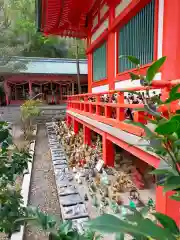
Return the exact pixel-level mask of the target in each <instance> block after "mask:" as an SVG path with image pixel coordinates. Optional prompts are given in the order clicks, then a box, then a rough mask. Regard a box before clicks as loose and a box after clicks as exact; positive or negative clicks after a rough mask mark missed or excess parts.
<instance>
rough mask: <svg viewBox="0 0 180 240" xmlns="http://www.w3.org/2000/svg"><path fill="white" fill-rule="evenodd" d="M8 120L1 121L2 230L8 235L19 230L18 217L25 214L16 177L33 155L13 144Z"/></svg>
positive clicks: (0, 228)
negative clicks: (12, 146) (11, 147)
mask: <svg viewBox="0 0 180 240" xmlns="http://www.w3.org/2000/svg"><path fill="white" fill-rule="evenodd" d="M9 130H10V129H9V125H8V124H7V123H6V122H0V145H1V149H0V231H1V232H5V233H6V234H7V235H8V237H10V236H11V234H12V233H13V232H14V231H16V230H19V227H20V224H18V223H16V222H15V221H16V219H18V218H20V217H22V216H24V207H23V201H22V196H21V193H20V191H21V189H20V187H18V186H17V185H16V182H15V180H16V177H17V176H19V175H23V172H24V171H25V170H27V169H28V162H29V161H30V159H31V156H30V155H29V154H28V151H27V150H25V149H24V150H19V149H18V148H17V147H16V146H14V148H13V150H12V149H10V148H9V147H10V146H11V145H13V141H12V136H11V134H10V131H9Z"/></svg>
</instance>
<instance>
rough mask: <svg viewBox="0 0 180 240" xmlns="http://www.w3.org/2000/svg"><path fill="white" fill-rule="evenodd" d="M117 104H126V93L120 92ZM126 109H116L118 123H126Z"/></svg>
mask: <svg viewBox="0 0 180 240" xmlns="http://www.w3.org/2000/svg"><path fill="white" fill-rule="evenodd" d="M117 104H124V93H122V92H119V93H118V96H117ZM124 110H125V109H124V108H122V107H117V108H116V119H117V121H124V119H125V111H124Z"/></svg>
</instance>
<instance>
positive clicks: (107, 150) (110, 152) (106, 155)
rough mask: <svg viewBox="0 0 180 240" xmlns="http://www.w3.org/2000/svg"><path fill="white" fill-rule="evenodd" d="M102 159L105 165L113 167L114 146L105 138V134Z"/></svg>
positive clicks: (104, 136)
mask: <svg viewBox="0 0 180 240" xmlns="http://www.w3.org/2000/svg"><path fill="white" fill-rule="evenodd" d="M102 138H103V145H102V148H103V160H104V164H105V165H106V166H110V167H114V146H113V143H112V142H111V141H109V140H108V139H107V138H106V134H104V135H103V137H102Z"/></svg>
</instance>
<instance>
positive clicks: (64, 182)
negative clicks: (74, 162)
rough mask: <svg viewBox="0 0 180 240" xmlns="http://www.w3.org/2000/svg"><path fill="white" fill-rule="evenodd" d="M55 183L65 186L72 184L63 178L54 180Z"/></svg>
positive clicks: (58, 185)
mask: <svg viewBox="0 0 180 240" xmlns="http://www.w3.org/2000/svg"><path fill="white" fill-rule="evenodd" d="M56 185H57V187H58V188H59V187H66V186H72V184H71V182H70V181H69V180H67V179H66V180H63V181H58V180H56Z"/></svg>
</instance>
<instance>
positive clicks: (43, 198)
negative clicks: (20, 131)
mask: <svg viewBox="0 0 180 240" xmlns="http://www.w3.org/2000/svg"><path fill="white" fill-rule="evenodd" d="M29 205H32V206H38V207H39V208H40V209H41V210H43V211H45V212H47V213H49V214H53V215H56V216H57V218H60V208H59V202H58V196H57V191H56V185H55V179H54V172H53V166H52V160H51V157H50V152H49V147H48V139H47V136H46V127H45V126H44V125H40V126H39V127H38V133H37V141H36V147H35V158H34V164H33V171H32V179H31V189H30V196H29ZM35 239H36V240H47V239H48V237H47V234H45V233H43V232H42V230H41V229H40V228H35V227H30V226H27V227H26V232H25V236H24V240H35Z"/></svg>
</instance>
